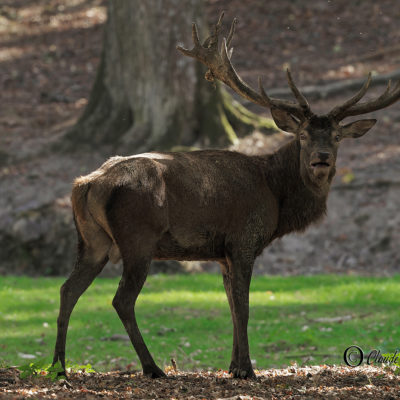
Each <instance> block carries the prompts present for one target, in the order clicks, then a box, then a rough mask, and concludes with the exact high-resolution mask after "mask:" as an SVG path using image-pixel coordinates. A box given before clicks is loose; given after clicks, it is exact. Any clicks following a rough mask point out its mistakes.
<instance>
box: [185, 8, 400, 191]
mask: <svg viewBox="0 0 400 400" xmlns="http://www.w3.org/2000/svg"><path fill="white" fill-rule="evenodd" d="M222 17H223V13H222V14H221V16H220V18H219V20H218V23H217V24H216V25H215V27H214V32H213V33H212V34H211V35H210V36H209V37H208V38H207V39H206V40H205V41H204V42H203V44H201V43H200V40H199V36H198V32H197V27H196V24H193V26H192V39H193V43H194V47H193V49H191V50H188V49H185V48H183V47H181V46H178V50H180V51H181V52H182V53H183V54H185V55H187V56H189V57H193V58H195V59H197V60H198V61H200V62H201V63H203V64H205V65H206V66H207V67H208V68H209V69H208V71H207V72H206V79H207V80H209V81H213V80H214V79H218V80H220V81H222V82H224V83H225V84H226V85H227V86H229V87H230V88H232V89H233V90H234V91H235V92H236V93H238V94H239V95H241V96H242V97H244V98H246V99H247V100H250V101H252V102H253V103H256V104H258V105H260V106H263V107H267V108H269V109H270V110H271V114H272V117H273V119H274V121H275V123H276V125H277V126H278V127H279V128H280V129H282V130H284V131H286V132H291V133H293V134H294V135H295V136H296V139H295V140H297V141H298V142H299V152H300V154H299V160H300V173H301V176H302V178H303V181H304V183H305V184H306V185H307V186H309V187H311V188H312V189H315V190H316V191H317V192H318V191H319V189H321V190H322V191H323V188H324V187H325V186H326V185H327V184H328V185H329V183H330V181H331V180H332V177H333V176H334V174H335V163H336V155H337V151H338V147H339V144H340V142H341V141H342V140H343V139H346V138H358V137H361V136H363V135H364V134H365V133H366V132H368V130H369V129H371V128H372V127H373V126H374V124H375V123H376V120H375V119H363V120H359V121H354V122H351V123H349V124H346V125H343V124H341V121H342V120H343V119H345V118H346V117H349V116H355V115H361V114H366V113H369V112H372V111H376V110H379V109H382V108H385V107H387V106H389V105H391V104H393V103H394V102H396V101H397V100H398V99H400V81H399V82H397V84H396V85H395V87H394V88H393V89H391V87H390V82H389V84H388V86H387V89H386V90H385V92H384V93H383V94H382V95H381V96H379V97H378V98H376V99H373V100H369V101H366V102H361V103H360V100H361V98H362V97H363V96H364V95H365V93H366V92H367V90H368V87H369V85H370V82H371V74H369V76H368V79H367V80H366V82H365V83H364V85H363V86H362V88H361V89H360V90H359V91H358V93H356V94H355V95H354V96H353V97H352V98H350V99H349V100H347V101H346V102H344V103H343V104H341V105H339V106H337V107H335V108H333V109H332V110H331V111H330V112H329V113H328V114H325V115H316V114H314V113H313V112H312V111H311V109H310V106H309V104H308V102H307V100H306V98H305V97H304V96H303V95H302V94H301V93H300V91H299V89H298V88H297V87H296V85H295V84H294V82H293V79H292V76H291V74H290V71H289V70H287V78H288V83H289V87H290V89H291V91H292V92H293V94H294V97H295V98H296V102H291V101H286V100H279V99H274V98H271V97H269V96H268V95H267V94H266V92H265V91H264V89H263V86H262V84H261V79H259V90H258V91H256V90H254V89H253V88H251V87H250V86H248V85H247V84H246V83H245V82H244V81H243V80H242V79H241V78H240V77H239V75H238V74H237V72H236V71H235V69H234V67H233V66H232V63H231V57H232V52H233V48H230V49H229V50H228V48H229V46H230V43H231V41H232V38H233V34H234V32H235V25H236V19H234V20H233V22H232V25H231V29H230V32H229V35H228V38H227V39H225V38H224V39H223V42H222V46H221V48H220V49H219V45H218V42H219V34H220V30H221V26H222Z"/></svg>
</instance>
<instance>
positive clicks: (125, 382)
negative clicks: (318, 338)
mask: <svg viewBox="0 0 400 400" xmlns="http://www.w3.org/2000/svg"><path fill="white" fill-rule="evenodd" d="M167 374H168V377H167V378H164V379H157V380H152V379H151V378H147V377H145V376H143V375H142V374H141V373H139V374H136V373H132V372H131V371H114V372H109V373H85V372H79V373H72V374H71V375H70V377H69V380H68V381H66V380H59V381H54V382H52V381H50V379H46V378H45V377H35V378H28V379H24V380H21V379H20V378H19V373H18V371H17V370H13V369H7V370H1V369H0V397H1V398H2V399H29V398H34V399H54V398H57V399H76V398H79V399H94V398H99V397H101V398H106V399H127V398H129V399H193V400H194V399H220V400H261V399H305V398H313V399H361V398H362V399H387V400H389V399H397V398H400V397H399V394H398V393H399V384H400V377H399V376H398V375H395V374H394V373H393V370H392V369H391V368H390V367H387V368H385V369H384V368H377V367H372V366H364V367H356V368H350V367H336V366H326V365H322V366H314V367H302V368H300V367H297V366H296V365H293V366H290V367H288V368H286V369H281V370H277V369H273V370H264V371H257V372H256V376H257V378H256V379H254V380H239V379H232V378H231V376H230V374H228V373H227V372H226V371H218V372H207V371H205V372H196V373H194V372H193V373H188V372H180V371H177V372H175V371H174V370H173V369H172V367H171V370H170V371H168V372H167Z"/></svg>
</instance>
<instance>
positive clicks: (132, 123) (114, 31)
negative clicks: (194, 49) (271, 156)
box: [65, 0, 270, 153]
mask: <svg viewBox="0 0 400 400" xmlns="http://www.w3.org/2000/svg"><path fill="white" fill-rule="evenodd" d="M203 15H204V13H203V4H202V1H198V0H180V1H178V0H162V1H161V0H147V1H142V0H113V1H109V3H108V20H107V25H106V29H105V38H104V46H103V52H102V56H101V62H100V66H99V69H98V72H97V77H96V80H95V84H94V86H93V89H92V93H91V96H90V99H89V102H88V105H87V107H86V109H85V111H84V113H83V115H82V116H81V118H80V119H79V121H78V123H77V124H76V125H75V126H74V127H73V128H72V129H71V130H70V131H69V132H68V133H67V135H66V137H65V138H66V146H67V147H68V148H71V147H72V148H75V147H78V146H79V147H81V146H82V143H87V144H90V145H93V144H96V145H102V146H105V145H108V146H109V147H110V151H116V150H117V149H118V151H119V152H120V153H129V152H136V153H137V152H142V151H148V150H155V149H157V150H166V149H169V150H170V149H174V148H175V149H178V148H180V147H182V146H183V147H188V146H223V145H226V144H227V143H229V142H235V141H236V140H237V137H236V134H235V130H236V129H237V130H238V132H241V133H243V132H244V133H247V132H248V131H249V130H251V129H253V128H254V127H255V126H259V125H260V122H261V127H263V126H264V127H266V128H267V129H268V128H270V125H268V123H267V124H265V122H264V121H263V120H261V121H260V120H259V118H252V117H251V116H250V117H249V116H248V115H247V116H246V115H244V114H243V110H242V109H241V108H240V107H239V108H238V107H235V106H233V105H232V102H231V99H230V97H229V96H228V97H227V95H226V94H223V92H222V91H221V89H220V87H219V86H216V88H213V87H212V85H210V83H209V82H207V81H206V80H205V79H204V72H205V70H204V69H203V67H202V66H201V65H200V64H199V63H195V62H194V61H193V60H191V59H189V58H187V57H183V56H182V55H181V54H180V53H179V52H178V51H177V50H176V45H177V43H179V42H183V41H184V42H185V43H186V44H187V45H188V44H189V43H191V39H190V38H191V36H190V27H191V22H192V21H194V20H196V22H197V23H198V25H199V27H200V29H201V32H203V33H204V32H205V29H204V24H203ZM216 18H217V16H216ZM242 116H243V118H242Z"/></svg>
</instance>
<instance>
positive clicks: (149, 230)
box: [107, 187, 167, 378]
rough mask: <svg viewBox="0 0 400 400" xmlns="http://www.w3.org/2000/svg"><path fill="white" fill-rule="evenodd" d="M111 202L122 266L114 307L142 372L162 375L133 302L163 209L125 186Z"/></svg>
mask: <svg viewBox="0 0 400 400" xmlns="http://www.w3.org/2000/svg"><path fill="white" fill-rule="evenodd" d="M110 203H111V206H110V207H109V209H108V212H107V219H108V222H109V224H110V228H111V231H112V234H113V237H114V239H115V242H116V244H117V245H118V248H119V251H120V253H121V257H122V262H123V266H124V271H123V274H122V278H121V281H120V283H119V287H118V290H117V293H116V294H115V297H114V300H113V306H114V308H115V310H116V311H117V313H118V316H119V318H120V319H121V321H122V323H123V324H124V327H125V329H126V331H127V333H128V335H129V337H130V339H131V342H132V345H133V347H134V348H135V350H136V353H137V355H138V357H139V359H140V362H141V363H142V367H143V373H144V374H145V375H148V376H151V377H153V378H158V377H162V376H165V374H164V372H163V371H162V370H161V369H160V368H159V367H158V366H157V365H156V363H155V362H154V360H153V357H152V356H151V354H150V352H149V350H148V349H147V346H146V344H145V342H144V340H143V337H142V335H141V333H140V330H139V327H138V325H137V321H136V316H135V304H136V299H137V297H138V296H139V293H140V291H141V289H142V287H143V285H144V282H145V280H146V277H147V274H148V272H149V268H150V262H151V260H152V258H153V255H154V252H155V249H156V245H157V242H158V241H159V239H160V238H161V236H162V234H163V232H164V231H165V227H166V226H167V222H166V221H167V218H166V212H165V209H164V208H163V207H160V206H155V205H154V204H153V202H152V201H151V198H149V196H148V195H147V194H146V193H144V194H140V193H136V192H135V191H134V190H132V189H129V188H124V187H122V188H120V189H119V190H115V191H114V194H113V198H112V201H110Z"/></svg>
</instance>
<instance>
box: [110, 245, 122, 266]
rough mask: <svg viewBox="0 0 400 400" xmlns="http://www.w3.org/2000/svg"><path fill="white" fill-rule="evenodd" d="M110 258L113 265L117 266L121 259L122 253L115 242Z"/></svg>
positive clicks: (111, 248)
mask: <svg viewBox="0 0 400 400" xmlns="http://www.w3.org/2000/svg"><path fill="white" fill-rule="evenodd" d="M108 258H109V260H110V261H111V262H112V263H113V264H116V263H117V262H118V261H119V260H120V259H121V253H120V251H119V248H118V246H117V244H116V243H115V242H113V244H112V246H111V247H110V250H109V252H108Z"/></svg>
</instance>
